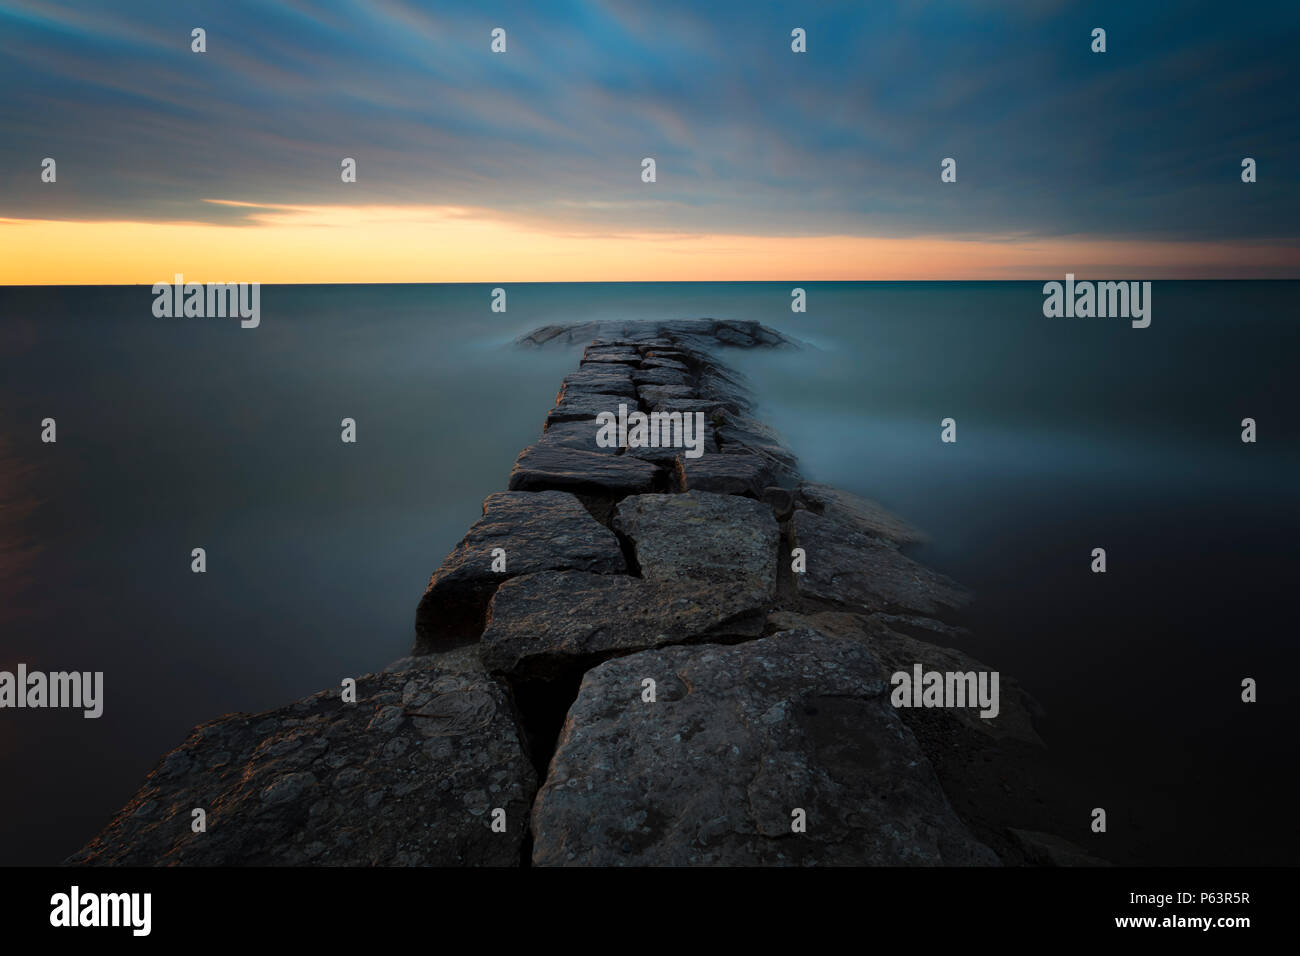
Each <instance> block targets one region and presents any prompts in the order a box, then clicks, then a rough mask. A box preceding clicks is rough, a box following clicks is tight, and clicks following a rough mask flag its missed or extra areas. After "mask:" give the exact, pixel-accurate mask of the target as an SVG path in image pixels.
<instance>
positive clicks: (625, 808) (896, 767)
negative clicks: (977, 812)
mask: <svg viewBox="0 0 1300 956" xmlns="http://www.w3.org/2000/svg"><path fill="white" fill-rule="evenodd" d="M646 678H650V679H652V680H654V681H655V689H656V697H655V701H654V702H653V703H648V702H645V701H643V700H642V694H643V691H644V688H645V685H644V684H643V681H644V680H645V679H646ZM799 810H802V811H803V814H804V819H805V821H806V827H805V830H804V832H794V830H793V828H792V824H793V822H794V821H795V819H796V815H795V813H796V811H799ZM532 829H533V838H534V846H533V864H534V865H536V866H565V865H570V866H618V865H626V866H699V865H713V866H781V865H790V866H795V865H802V866H811V865H822V866H827V865H831V866H897V865H930V866H938V865H997V863H998V860H997V857H996V856H995V855H994V854H993V852H992V851H991V850H990V849H989V848H988V847H986V846H984V845H983V844H982V843H980V842H978V841H977V840H976V839H975V838H974V837H973V836H972V835H971V834H970V832H969V831H968V830H967V829H966V827H965V826H964V824H962V822H961V821H960V820H959V819H958V817H957V816H956V814H955V813H954V812H953V810H952V808H951V806H950V805H949V803H948V800H947V798H946V797H945V796H944V794H943V791H942V790H941V789H940V786H939V782H938V780H937V778H936V777H935V774H934V771H933V770H932V769H931V766H930V764H929V762H928V761H927V760H926V758H925V756H924V755H923V754H922V753H921V750H920V748H919V747H918V746H917V743H916V740H915V738H914V737H913V736H912V734H911V732H910V731H909V730H908V729H907V727H906V726H905V725H904V724H903V723H902V721H901V720H900V719H899V718H898V715H897V714H896V713H895V712H894V709H893V708H892V707H891V706H890V704H889V700H888V693H887V685H886V683H885V681H884V679H883V677H882V674H881V669H880V667H879V665H878V664H877V662H876V661H875V660H874V659H873V658H872V656H871V654H870V652H869V651H868V649H867V648H866V647H865V646H864V645H862V644H861V643H859V642H856V641H851V640H843V639H834V638H828V637H825V636H823V635H821V634H817V633H816V632H813V631H807V630H803V631H788V632H782V633H778V634H775V635H773V636H771V637H768V638H764V639H762V640H757V641H751V642H748V643H744V644H739V645H735V646H721V645H716V644H713V645H702V646H696V647H666V648H660V649H657V650H650V651H645V652H642V653H638V654H634V655H631V656H628V657H620V658H616V659H614V660H610V661H607V662H605V663H604V664H601V665H600V666H599V667H596V668H594V669H593V670H591V671H588V672H587V674H586V675H585V676H584V677H583V680H582V685H581V688H580V690H579V692H578V698H577V700H575V701H574V703H573V705H572V707H570V709H569V714H568V718H567V720H566V721H565V724H564V729H563V731H562V732H561V734H560V740H559V745H558V747H557V750H556V753H555V757H554V758H553V760H552V762H551V766H550V772H549V775H548V777H547V779H546V781H545V782H544V783H543V785H542V788H541V790H540V791H539V793H538V796H537V800H536V803H535V804H534V810H533V818H532Z"/></svg>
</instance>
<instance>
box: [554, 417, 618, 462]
mask: <svg viewBox="0 0 1300 956" xmlns="http://www.w3.org/2000/svg"><path fill="white" fill-rule="evenodd" d="M599 431H600V426H599V425H598V424H596V419H594V418H586V419H583V420H581V421H574V422H553V423H552V424H551V425H550V427H549V428H547V429H546V431H544V432H542V437H541V438H539V439H537V444H538V445H547V446H554V447H562V448H577V449H580V450H582V451H594V452H599V453H601V454H603V455H616V454H618V446H617V445H610V446H609V447H608V448H602V447H601V446H600V445H597V444H596V435H597V433H598V432H599Z"/></svg>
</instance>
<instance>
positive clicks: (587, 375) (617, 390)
mask: <svg viewBox="0 0 1300 956" xmlns="http://www.w3.org/2000/svg"><path fill="white" fill-rule="evenodd" d="M629 369H630V366H627V365H584V366H583V367H582V368H581V369H579V370H578V371H576V372H573V373H571V374H569V375H566V376H565V377H564V383H563V384H562V385H561V386H560V391H559V394H558V395H557V396H556V400H557V401H559V400H562V399H563V397H564V396H565V395H569V394H577V393H584V392H585V393H591V392H598V393H601V394H605V395H627V396H629V397H633V396H635V395H636V386H635V385H634V384H633V383H632V375H631V372H630V371H629Z"/></svg>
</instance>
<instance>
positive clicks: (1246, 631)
mask: <svg viewBox="0 0 1300 956" xmlns="http://www.w3.org/2000/svg"><path fill="white" fill-rule="evenodd" d="M806 288H807V289H808V291H809V309H810V311H809V312H808V313H806V314H800V315H795V314H792V313H791V312H790V311H789V304H788V303H789V301H790V300H789V285H788V284H767V283H740V284H716V285H714V284H627V285H618V284H613V285H515V286H510V287H508V289H509V312H508V313H505V314H500V313H493V312H491V311H490V309H489V289H488V287H486V286H330V287H308V286H299V287H266V288H264V289H263V290H262V324H261V327H260V328H258V329H255V330H243V329H240V328H239V325H238V323H237V321H235V320H229V319H157V318H154V316H153V315H152V312H151V308H150V306H151V303H152V295H151V293H150V291H149V289H148V288H147V287H134V288H131V287H114V288H72V289H14V288H9V289H0V398H3V401H0V669H12V668H13V667H14V666H15V665H16V664H17V663H18V662H19V661H22V662H25V663H27V664H28V665H29V667H31V668H33V669H42V670H65V669H77V670H103V671H105V673H106V677H105V681H106V703H105V714H104V716H103V717H102V718H101V719H99V720H94V721H92V720H84V719H82V718H81V716H80V713H79V712H68V711H48V710H47V711H14V710H5V711H0V781H3V786H0V864H27V863H51V862H56V861H58V860H60V859H61V858H62V857H64V856H65V855H66V854H68V853H70V852H72V851H73V850H75V849H76V848H78V847H79V846H80V845H81V844H82V843H83V842H84V841H85V840H86V839H87V838H88V837H90V836H91V835H92V834H93V833H94V832H95V831H96V830H97V829H98V828H99V827H101V826H102V825H103V824H104V823H105V822H106V821H107V818H108V817H109V815H111V813H112V812H113V811H114V810H116V809H117V808H118V807H119V806H121V804H122V803H123V802H125V800H126V799H127V798H128V797H129V796H130V795H131V793H132V792H134V790H135V788H136V787H137V786H138V785H139V783H140V782H141V780H142V779H143V777H144V774H145V773H146V772H147V771H148V770H149V769H150V768H151V767H152V766H153V764H154V762H155V761H156V759H157V757H158V756H159V755H160V754H161V753H162V752H163V751H165V750H167V749H169V748H171V747H174V746H175V745H177V744H178V743H180V742H181V741H182V740H183V739H184V737H185V735H186V733H187V731H188V730H189V728H190V727H192V726H193V725H194V724H196V723H199V722H201V721H205V720H208V719H211V718H214V717H216V716H218V715H220V714H224V713H227V712H230V711H236V710H243V711H257V710H262V709H266V708H269V707H274V706H278V705H280V704H283V703H285V702H287V701H289V700H292V699H294V698H297V697H300V696H303V695H305V694H308V693H311V692H314V691H316V690H320V689H322V688H325V687H330V686H338V683H339V681H340V680H341V679H342V678H343V677H346V676H354V675H358V674H361V673H364V672H366V671H369V670H373V669H376V668H378V667H381V666H382V665H384V664H386V663H387V662H389V661H390V660H392V659H394V658H396V657H399V656H401V655H402V654H404V653H405V651H406V650H407V648H408V647H409V645H410V641H411V638H412V620H413V615H414V609H415V603H416V601H417V600H418V598H419V595H420V593H421V591H422V590H423V586H424V584H425V582H426V580H427V578H428V575H429V573H430V572H431V571H432V570H433V569H434V568H435V567H436V566H437V565H438V563H439V562H440V561H441V559H442V557H443V556H444V555H445V554H446V552H447V551H449V550H450V549H451V548H452V547H453V546H454V545H455V543H456V541H457V540H458V539H459V537H460V536H461V535H462V534H463V533H464V531H465V529H466V528H467V527H468V526H469V524H470V523H471V522H472V521H473V520H474V519H475V518H476V517H477V515H478V513H479V504H480V502H481V500H482V498H483V497H484V496H485V495H486V494H488V493H489V492H491V491H495V490H499V489H501V488H503V487H504V484H505V478H506V475H507V473H508V471H509V468H510V465H511V462H512V461H513V459H514V456H515V455H516V454H517V453H518V451H519V449H520V448H522V447H523V446H524V445H526V444H528V443H529V442H530V441H532V440H533V439H534V438H535V437H536V434H537V432H538V430H539V428H540V425H541V422H542V419H543V418H544V417H545V412H546V409H547V407H549V405H550V403H551V401H552V400H553V398H554V393H555V390H556V388H557V386H558V383H559V381H560V379H561V378H562V376H563V374H564V372H565V371H566V370H567V369H568V368H570V367H571V366H572V365H573V364H574V363H575V362H576V353H575V351H573V350H566V349H545V350H540V351H522V350H518V349H515V348H513V347H511V346H510V341H511V340H512V338H513V337H514V335H516V334H517V333H519V332H521V331H526V330H528V329H530V328H532V327H534V326H536V325H539V324H543V323H546V322H554V321H577V320H585V319H592V318H680V317H688V316H699V315H711V316H715V317H726V318H753V319H759V320H761V321H764V322H767V323H769V324H771V325H774V326H776V327H778V328H781V329H782V330H785V331H787V332H789V333H791V334H793V335H795V336H798V337H801V338H803V339H805V340H808V341H810V342H812V343H814V344H816V345H817V346H819V348H818V349H816V350H808V351H804V352H799V353H787V352H780V353H777V352H770V353H764V352H747V353H741V352H731V353H729V357H730V358H731V359H732V360H733V361H734V362H735V363H736V364H737V365H738V366H740V367H741V368H743V369H744V370H745V371H746V372H747V373H748V374H749V375H750V376H751V378H752V379H753V380H754V382H755V385H756V386H757V389H758V392H759V397H760V416H761V417H763V418H765V419H766V420H767V421H769V422H770V423H771V424H773V425H774V426H775V427H777V428H778V429H779V430H780V431H781V432H782V433H783V434H784V435H785V437H786V439H787V441H788V443H789V444H790V446H791V447H792V448H793V449H794V451H795V452H796V453H797V454H798V455H799V456H800V458H801V460H802V462H803V465H804V470H805V473H806V474H807V475H808V476H809V477H811V478H815V479H817V480H822V481H827V482H830V483H832V484H835V485H838V486H840V487H843V488H846V489H849V490H852V491H856V492H858V493H860V494H864V495H867V496H869V497H873V498H876V499H878V500H880V501H882V502H884V503H885V504H886V505H888V506H890V507H891V508H893V509H894V510H896V511H898V512H899V513H900V514H902V515H904V516H905V517H907V518H909V519H910V520H912V521H913V522H914V523H916V524H918V525H920V526H921V527H923V528H924V529H925V530H927V531H928V532H930V533H931V535H932V536H933V538H934V543H933V544H932V545H929V546H927V547H925V548H923V549H920V550H919V551H917V552H916V556H917V557H918V558H919V559H920V560H922V561H924V562H926V563H929V564H930V565H932V566H934V567H936V568H937V569H939V570H942V571H944V572H946V573H948V574H950V575H952V576H954V577H956V578H958V579H959V580H961V581H962V582H963V583H965V584H967V585H968V586H970V587H971V588H973V589H974V590H975V591H976V593H977V596H978V599H977V603H976V605H975V608H974V611H973V617H974V620H973V622H972V623H973V625H974V627H975V634H974V636H973V637H972V638H971V639H970V641H969V643H968V644H967V645H966V649H967V650H969V651H970V652H971V653H972V654H974V655H975V656H976V657H978V658H980V659H982V660H984V661H985V662H986V663H988V664H991V665H993V666H995V667H997V668H998V669H1000V670H1002V671H1003V672H1005V673H1007V674H1011V675H1014V676H1016V677H1017V678H1018V679H1019V680H1020V682H1021V683H1022V684H1023V685H1024V686H1025V687H1026V688H1027V689H1029V690H1030V691H1031V692H1032V693H1034V694H1035V695H1036V696H1037V697H1038V698H1039V699H1040V700H1041V701H1042V703H1043V704H1044V705H1045V707H1046V708H1047V710H1048V713H1049V716H1048V721H1047V724H1046V726H1045V728H1044V736H1045V737H1046V739H1047V740H1048V741H1049V743H1050V744H1051V747H1052V752H1053V754H1054V755H1055V757H1056V759H1057V760H1058V761H1060V762H1061V763H1062V764H1063V765H1065V766H1067V767H1068V768H1069V769H1070V771H1071V772H1072V773H1073V774H1074V776H1075V777H1076V778H1077V784H1076V788H1075V790H1074V791H1073V792H1074V793H1075V794H1076V795H1077V804H1078V806H1077V813H1078V815H1079V820H1080V833H1079V835H1078V842H1083V843H1086V842H1087V840H1088V834H1087V829H1086V827H1087V822H1088V819H1089V817H1088V814H1089V811H1090V810H1091V808H1093V807H1096V806H1103V807H1106V808H1107V810H1108V814H1109V818H1110V821H1109V822H1110V832H1108V834H1107V835H1106V836H1105V838H1104V839H1105V840H1106V843H1105V846H1104V849H1103V850H1102V852H1103V855H1108V856H1110V857H1111V858H1113V859H1117V860H1123V861H1128V862H1151V863H1256V862H1260V863H1288V862H1292V861H1293V860H1294V858H1295V855H1296V851H1297V849H1298V847H1297V842H1298V840H1297V836H1296V827H1295V825H1294V822H1293V820H1292V817H1291V813H1292V808H1293V807H1294V806H1295V804H1296V800H1297V797H1298V796H1300V789H1298V788H1297V784H1296V769H1295V744H1294V740H1295V736H1294V735H1295V731H1296V729H1297V720H1296V719H1295V718H1294V716H1293V715H1294V714H1295V713H1296V705H1297V699H1296V698H1297V696H1300V695H1297V693H1296V690H1295V683H1294V681H1295V675H1296V674H1297V673H1300V671H1298V670H1297V664H1300V653H1297V651H1296V627H1295V623H1294V622H1295V618H1294V614H1293V611H1292V608H1291V605H1290V601H1289V596H1290V594H1291V592H1292V589H1293V588H1294V584H1295V582H1296V581H1297V580H1298V579H1300V558H1298V557H1297V548H1296V544H1295V543H1296V541H1297V540H1300V537H1298V536H1300V491H1298V489H1300V454H1298V453H1297V449H1298V448H1300V428H1297V425H1296V422H1295V419H1296V417H1297V411H1298V410H1300V401H1298V400H1297V399H1298V397H1300V396H1298V395H1297V391H1298V389H1297V386H1296V384H1295V377H1296V373H1297V370H1298V369H1300V337H1298V336H1297V335H1296V332H1295V328H1294V326H1295V322H1296V319H1297V309H1296V307H1295V305H1294V302H1295V297H1296V296H1297V295H1300V283H1281V282H1275V283H1265V282H1260V283H1230V282H1204V283H1194V282H1187V283H1180V282H1171V283H1156V285H1155V289H1154V310H1153V321H1152V325H1151V327H1150V328H1148V329H1144V330H1138V329H1132V328H1130V326H1129V324H1128V322H1126V321H1123V320H1116V319H1048V318H1044V317H1043V315H1042V312H1041V303H1042V295H1041V291H1040V289H1041V285H1040V284H1036V283H899V284H893V283H864V284H859V283H813V284H810V285H807V286H806ZM1247 416H1249V417H1253V418H1255V419H1256V420H1257V421H1258V423H1259V442H1258V443H1256V444H1253V445H1248V444H1243V443H1242V442H1241V441H1240V437H1239V436H1240V424H1239V423H1240V421H1241V419H1242V418H1244V417H1247ZM46 417H52V418H55V419H56V420H57V422H58V442H57V444H53V445H47V444H42V443H41V441H40V421H41V419H43V418H46ZM344 417H352V418H355V419H356V421H357V423H358V442H357V444H355V445H346V444H343V443H342V442H341V441H340V440H339V432H340V427H339V422H340V420H341V419H342V418H344ZM945 417H952V418H955V419H956V420H957V433H958V441H957V443H956V444H952V445H947V444H942V443H941V442H940V441H939V431H940V428H939V422H940V419H942V418H945ZM195 547H203V548H205V549H206V550H207V560H208V571H207V573H206V574H201V575H200V574H193V573H191V571H190V561H191V558H190V551H191V549H192V548H195ZM1094 547H1104V548H1106V550H1107V554H1108V564H1109V571H1108V573H1107V574H1105V575H1095V574H1092V573H1090V571H1089V564H1090V560H1091V558H1090V552H1091V551H1092V549H1093V548H1094ZM1247 676H1249V677H1255V678H1256V679H1258V680H1259V682H1260V691H1259V693H1260V700H1259V703H1256V704H1253V705H1246V704H1243V703H1241V701H1240V696H1239V695H1240V689H1239V688H1240V682H1241V679H1242V678H1243V677H1247Z"/></svg>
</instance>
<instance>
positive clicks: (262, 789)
mask: <svg viewBox="0 0 1300 956" xmlns="http://www.w3.org/2000/svg"><path fill="white" fill-rule="evenodd" d="M408 664H409V666H406V667H404V668H402V669H400V670H397V671H392V672H385V673H381V674H371V675H368V676H366V677H362V678H360V679H359V680H358V681H357V702H356V703H355V704H345V703H343V702H342V701H341V699H340V691H339V690H329V691H322V692H321V693H319V694H314V695H312V696H311V697H307V698H304V699H303V700H300V701H298V702H297V703H294V704H290V705H289V706H287V707H282V708H280V709H278V710H273V711H268V712H266V713H263V714H257V715H254V716H249V715H247V714H232V715H230V716H227V717H223V718H221V719H220V720H215V721H212V722H211V723H207V724H203V725H201V726H199V727H197V728H195V730H194V731H193V732H192V733H191V734H190V737H189V739H188V740H186V741H185V743H183V744H182V745H181V746H180V747H178V748H176V749H175V750H173V751H172V752H171V753H169V754H167V755H166V756H165V757H164V758H163V759H162V761H161V762H160V763H159V764H158V766H157V767H156V768H155V769H154V770H153V772H152V773H150V774H149V776H148V778H147V779H146V780H145V783H144V785H143V786H142V787H141V788H140V790H139V791H138V792H137V793H136V794H135V796H134V797H132V798H131V800H130V802H129V803H127V805H126V806H125V807H124V808H123V809H122V810H121V811H120V812H119V813H118V814H117V816H116V817H114V818H113V820H112V821H111V822H110V823H109V824H108V826H107V827H105V829H104V830H103V831H102V832H101V833H100V834H99V835H98V836H96V837H95V838H94V839H93V840H91V841H90V843H88V844H87V845H86V846H85V847H84V848H83V849H82V850H80V851H79V852H78V853H77V854H75V855H74V856H72V857H71V858H70V859H69V860H68V862H69V863H81V864H96V865H119V866H120V865H135V866H154V865H182V864H183V865H203V866H227V865H240V866H292V865H298V864H312V865H321V866H429V865H433V866H518V865H519V860H520V852H521V848H522V846H523V840H524V834H525V832H526V824H527V818H528V812H529V807H530V804H531V801H532V796H533V792H534V790H535V788H536V786H537V780H536V775H535V773H534V770H533V766H532V763H531V762H530V761H529V759H528V757H527V756H526V755H525V753H524V750H523V746H522V744H521V743H520V740H521V738H520V733H519V728H518V726H517V725H516V722H515V718H514V715H513V713H512V711H511V707H510V703H509V700H508V698H507V695H506V692H505V690H504V688H502V687H501V685H499V684H498V683H497V682H495V681H493V680H491V679H489V678H488V677H487V675H486V674H484V673H483V672H482V670H481V669H475V668H473V667H453V668H450V669H444V668H440V667H438V666H437V664H436V658H421V659H418V660H409V659H408ZM195 808H202V809H204V810H205V811H206V814H207V819H206V825H207V829H206V832H203V833H195V832H193V829H192V827H191V823H192V811H193V810H194V809H195ZM498 808H499V809H502V810H504V811H505V823H506V830H505V832H503V833H498V832H493V830H492V828H491V821H492V818H493V815H492V812H493V810H494V809H498Z"/></svg>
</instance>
